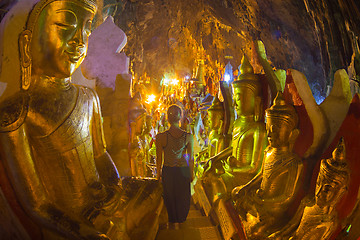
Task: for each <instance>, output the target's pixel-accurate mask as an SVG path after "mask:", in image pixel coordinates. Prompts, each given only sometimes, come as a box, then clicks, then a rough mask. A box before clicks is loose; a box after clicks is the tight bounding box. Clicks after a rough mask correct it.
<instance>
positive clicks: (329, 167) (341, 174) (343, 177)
mask: <svg viewBox="0 0 360 240" xmlns="http://www.w3.org/2000/svg"><path fill="white" fill-rule="evenodd" d="M319 175H323V176H324V177H326V178H327V179H331V180H333V181H336V182H338V183H344V184H347V183H348V181H349V175H350V169H349V166H348V164H347V162H346V149H345V141H344V139H343V138H341V139H340V141H339V143H338V145H337V146H336V148H335V150H334V151H333V157H332V158H329V159H323V160H321V165H320V172H319Z"/></svg>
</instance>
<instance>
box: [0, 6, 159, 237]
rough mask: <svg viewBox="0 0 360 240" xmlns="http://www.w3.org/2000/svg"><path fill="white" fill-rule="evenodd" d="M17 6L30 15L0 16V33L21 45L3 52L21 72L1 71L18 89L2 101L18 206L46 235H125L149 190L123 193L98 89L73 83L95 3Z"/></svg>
mask: <svg viewBox="0 0 360 240" xmlns="http://www.w3.org/2000/svg"><path fill="white" fill-rule="evenodd" d="M16 10H19V11H20V10H21V13H24V12H26V10H27V14H28V17H26V18H23V19H24V21H25V20H26V23H25V22H24V23H23V25H22V26H19V25H21V24H19V22H21V16H20V15H19V16H20V17H19V16H18V15H16V12H9V13H8V14H9V17H8V18H6V19H4V21H6V22H7V23H8V24H9V25H8V26H7V28H5V33H4V34H3V37H4V38H7V37H10V34H7V32H6V31H12V33H13V34H11V36H15V37H17V38H19V39H13V44H15V43H19V48H18V49H14V55H10V54H8V55H4V54H3V55H2V56H3V57H5V59H3V61H2V64H3V65H2V69H3V70H4V69H5V68H6V64H7V63H8V62H11V61H12V60H14V59H15V58H16V56H17V53H16V51H19V53H20V62H19V64H18V65H17V66H15V65H12V66H8V67H12V68H13V67H14V66H15V67H18V68H19V69H20V71H18V72H20V73H21V74H20V75H17V74H16V71H14V72H13V74H12V75H11V74H10V75H9V74H8V75H6V71H5V70H4V71H3V72H2V75H1V78H2V79H1V80H4V79H3V78H4V76H8V77H9V76H10V77H11V78H12V79H11V81H10V82H12V83H14V84H15V83H16V82H17V81H19V82H21V89H19V91H18V92H17V93H16V94H13V95H12V96H10V97H8V98H7V99H5V100H3V101H2V102H1V103H0V112H1V114H0V145H1V146H0V149H1V150H2V151H1V152H0V154H1V155H2V164H4V165H5V169H6V170H7V175H8V176H9V179H10V183H11V185H12V188H13V189H14V191H15V193H16V197H17V199H18V201H19V202H20V204H21V208H22V209H24V210H25V212H26V214H27V215H28V216H29V217H30V218H31V219H32V220H33V221H34V222H36V223H37V225H38V226H40V228H41V230H42V234H43V237H44V238H45V239H108V238H111V239H127V238H129V236H130V235H131V231H132V230H133V229H134V228H136V226H138V225H139V222H140V221H141V219H142V218H143V217H144V215H145V214H146V213H147V212H148V210H144V209H142V208H140V207H139V202H140V200H141V198H145V197H146V196H144V195H142V196H141V197H139V196H138V195H137V193H135V194H133V193H131V194H128V193H126V194H125V192H127V191H128V189H127V188H126V187H124V189H123V187H122V183H121V181H120V178H119V174H118V171H117V169H116V167H115V165H114V163H113V161H112V159H111V157H110V155H109V154H108V153H107V151H106V145H105V141H104V135H103V128H102V118H101V112H100V105H99V99H98V97H97V94H96V92H95V91H94V90H92V89H89V88H86V87H82V86H77V85H73V84H72V83H71V81H70V76H71V75H72V74H73V72H74V71H75V69H76V68H77V67H79V65H80V64H81V62H82V60H83V59H84V57H85V55H86V51H87V43H88V37H89V35H90V33H91V29H92V21H93V19H94V16H95V13H96V12H97V1H96V0H61V1H60V0H40V1H38V0H26V1H25V0H24V1H19V2H18V5H16V6H14V10H13V11H16ZM13 22H16V24H15V25H11V24H12V23H13ZM14 26H18V28H15V27H14ZM16 31H18V33H17V34H14V32H16ZM6 47H7V46H6ZM15 60H18V59H15ZM13 62H14V61H12V63H13ZM135 185H136V186H138V185H139V184H135ZM133 186H134V185H133ZM136 186H135V187H136ZM152 189H154V188H152ZM148 195H150V194H148ZM134 197H138V198H137V199H136V200H134ZM159 197H160V196H159ZM149 199H154V200H155V199H158V198H156V197H155V196H151V197H149ZM131 200H134V201H133V202H131V203H132V204H129V202H130V201H131ZM155 201H156V200H155ZM148 204H149V205H146V204H144V206H146V207H148V208H149V209H151V208H152V206H156V203H155V202H151V201H150V200H149V202H148ZM129 212H131V215H130V213H129Z"/></svg>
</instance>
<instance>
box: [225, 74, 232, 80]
mask: <svg viewBox="0 0 360 240" xmlns="http://www.w3.org/2000/svg"><path fill="white" fill-rule="evenodd" d="M224 80H225V81H226V82H229V81H230V80H231V77H230V75H229V74H228V73H225V75H224Z"/></svg>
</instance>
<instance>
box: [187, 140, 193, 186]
mask: <svg viewBox="0 0 360 240" xmlns="http://www.w3.org/2000/svg"><path fill="white" fill-rule="evenodd" d="M186 152H187V154H188V156H189V167H190V179H191V181H193V180H194V136H193V135H192V134H189V142H188V144H187V147H186Z"/></svg>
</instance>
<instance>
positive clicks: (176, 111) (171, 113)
mask: <svg viewBox="0 0 360 240" xmlns="http://www.w3.org/2000/svg"><path fill="white" fill-rule="evenodd" d="M167 116H168V121H169V123H170V124H173V123H177V122H179V121H180V119H181V108H180V107H179V106H178V105H176V104H174V105H171V106H170V107H169V108H168V111H167Z"/></svg>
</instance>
